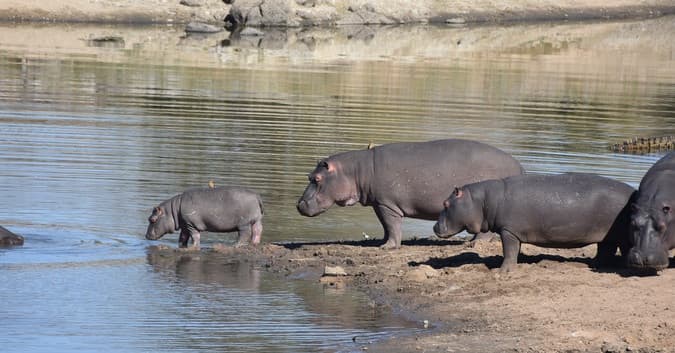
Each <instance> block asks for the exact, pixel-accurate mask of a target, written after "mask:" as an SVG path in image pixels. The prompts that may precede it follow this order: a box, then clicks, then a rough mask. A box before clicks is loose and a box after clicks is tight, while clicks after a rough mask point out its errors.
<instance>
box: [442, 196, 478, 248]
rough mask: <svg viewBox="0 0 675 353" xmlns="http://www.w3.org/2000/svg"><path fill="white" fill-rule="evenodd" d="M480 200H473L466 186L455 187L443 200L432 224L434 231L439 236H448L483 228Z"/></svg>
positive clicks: (476, 231)
mask: <svg viewBox="0 0 675 353" xmlns="http://www.w3.org/2000/svg"><path fill="white" fill-rule="evenodd" d="M483 223H484V222H483V208H482V202H475V201H474V200H473V198H472V197H471V191H470V190H469V189H467V188H455V190H454V191H453V192H452V194H450V197H449V198H447V199H446V200H445V201H443V211H441V214H440V215H439V216H438V222H436V224H435V225H434V233H436V235H437V236H438V237H440V238H449V237H451V236H453V235H455V234H457V233H459V232H461V231H463V230H466V231H467V232H469V233H471V234H477V233H480V232H481V231H484V230H482V229H481V228H483Z"/></svg>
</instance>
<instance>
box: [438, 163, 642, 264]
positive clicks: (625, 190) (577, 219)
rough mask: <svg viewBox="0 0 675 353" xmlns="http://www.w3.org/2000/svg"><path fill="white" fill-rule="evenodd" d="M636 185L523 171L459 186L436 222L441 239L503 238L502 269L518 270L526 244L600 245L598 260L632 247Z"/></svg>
mask: <svg viewBox="0 0 675 353" xmlns="http://www.w3.org/2000/svg"><path fill="white" fill-rule="evenodd" d="M634 192H635V189H633V188H632V187H631V186H629V185H627V184H625V183H622V182H619V181H616V180H612V179H609V178H605V177H602V176H598V175H594V174H585V173H565V174H559V175H518V176H512V177H508V178H504V179H497V180H487V181H482V182H479V183H474V184H469V185H464V186H462V187H460V188H456V189H455V190H454V191H453V192H452V193H451V194H450V197H448V199H447V200H445V201H444V202H443V207H444V208H443V211H442V212H441V214H440V215H439V217H438V222H437V223H436V224H435V225H434V233H436V235H437V236H439V237H449V236H451V235H454V234H457V233H459V232H461V231H463V230H466V231H468V232H469V233H473V234H475V233H478V232H486V231H492V232H496V233H499V235H500V236H501V238H502V247H503V251H504V260H503V262H502V265H501V268H500V269H501V271H505V272H506V271H510V270H512V269H513V268H514V267H515V265H516V263H517V260H518V253H519V252H520V244H521V243H528V244H534V245H537V246H541V247H551V248H576V247H582V246H586V245H589V244H593V243H597V244H598V251H597V255H596V258H595V260H596V264H597V265H605V264H608V263H609V262H610V260H612V259H615V255H616V249H617V247H619V248H620V250H621V254H622V255H624V256H625V254H626V253H627V251H628V249H629V248H630V240H629V229H628V228H629V224H630V202H631V197H633V194H634Z"/></svg>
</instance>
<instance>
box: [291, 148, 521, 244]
mask: <svg viewBox="0 0 675 353" xmlns="http://www.w3.org/2000/svg"><path fill="white" fill-rule="evenodd" d="M523 172H524V170H523V167H522V166H521V165H520V163H519V162H518V161H517V160H516V159H514V158H513V157H512V156H511V155H509V154H508V153H506V152H504V151H502V150H500V149H497V148H496V147H493V146H490V145H487V144H484V143H481V142H477V141H470V140H462V139H447V140H437V141H429V142H401V143H391V144H384V145H380V146H375V147H372V148H369V149H364V150H356V151H348V152H343V153H339V154H335V155H332V156H330V157H328V158H325V159H323V160H321V161H319V163H318V164H317V166H316V168H314V171H312V172H311V173H310V174H309V177H308V178H309V185H307V188H306V189H305V192H304V193H303V195H302V197H300V200H299V201H298V204H297V208H298V211H299V212H300V213H301V214H302V215H305V216H309V217H314V216H316V215H318V214H321V213H323V212H324V211H326V210H327V209H328V208H330V207H331V206H332V205H334V204H337V205H338V206H351V205H354V204H356V203H360V204H361V205H363V206H372V207H373V209H374V210H375V214H376V215H377V218H378V219H379V221H380V223H381V224H382V227H383V228H384V241H385V242H384V244H383V245H382V248H385V249H392V248H399V247H400V246H401V224H402V222H403V218H404V217H410V218H418V219H425V220H436V219H437V218H438V214H439V213H440V212H441V210H443V200H444V199H445V197H446V196H447V194H448V193H449V192H450V191H451V190H452V189H453V188H454V187H455V186H461V185H464V184H467V183H473V182H477V181H481V180H486V179H495V178H502V177H506V176H510V175H518V174H522V173H523Z"/></svg>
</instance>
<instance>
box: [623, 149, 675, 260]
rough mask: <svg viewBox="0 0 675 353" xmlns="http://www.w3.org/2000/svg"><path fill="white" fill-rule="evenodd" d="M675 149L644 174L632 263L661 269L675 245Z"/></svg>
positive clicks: (634, 227)
mask: <svg viewBox="0 0 675 353" xmlns="http://www.w3.org/2000/svg"><path fill="white" fill-rule="evenodd" d="M673 208H675V152H670V153H669V154H667V155H666V156H665V157H663V158H661V159H660V160H659V161H658V162H656V163H655V164H654V165H653V166H652V167H651V168H650V169H649V170H648V171H647V174H645V176H644V177H643V178H642V181H641V182H640V187H639V189H638V193H637V198H636V200H635V203H633V206H632V215H631V227H632V230H631V239H632V242H633V244H634V246H633V248H631V249H630V252H629V253H628V264H629V266H631V267H637V268H645V269H653V270H657V271H658V270H662V269H664V268H666V267H668V250H670V249H673V248H675V215H674V214H673V213H674V212H675V211H674V210H673Z"/></svg>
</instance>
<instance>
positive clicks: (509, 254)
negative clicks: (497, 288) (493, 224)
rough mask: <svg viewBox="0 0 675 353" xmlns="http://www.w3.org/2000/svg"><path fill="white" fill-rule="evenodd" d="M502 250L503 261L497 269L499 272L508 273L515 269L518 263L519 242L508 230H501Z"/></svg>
mask: <svg viewBox="0 0 675 353" xmlns="http://www.w3.org/2000/svg"><path fill="white" fill-rule="evenodd" d="M500 235H501V237H502V249H503V251H504V261H502V266H501V267H500V268H499V271H500V272H509V271H511V270H513V269H515V267H516V264H517V263H518V254H519V253H520V240H519V239H518V238H517V237H516V236H515V235H513V233H511V232H509V231H508V230H502V232H501V233H500Z"/></svg>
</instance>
